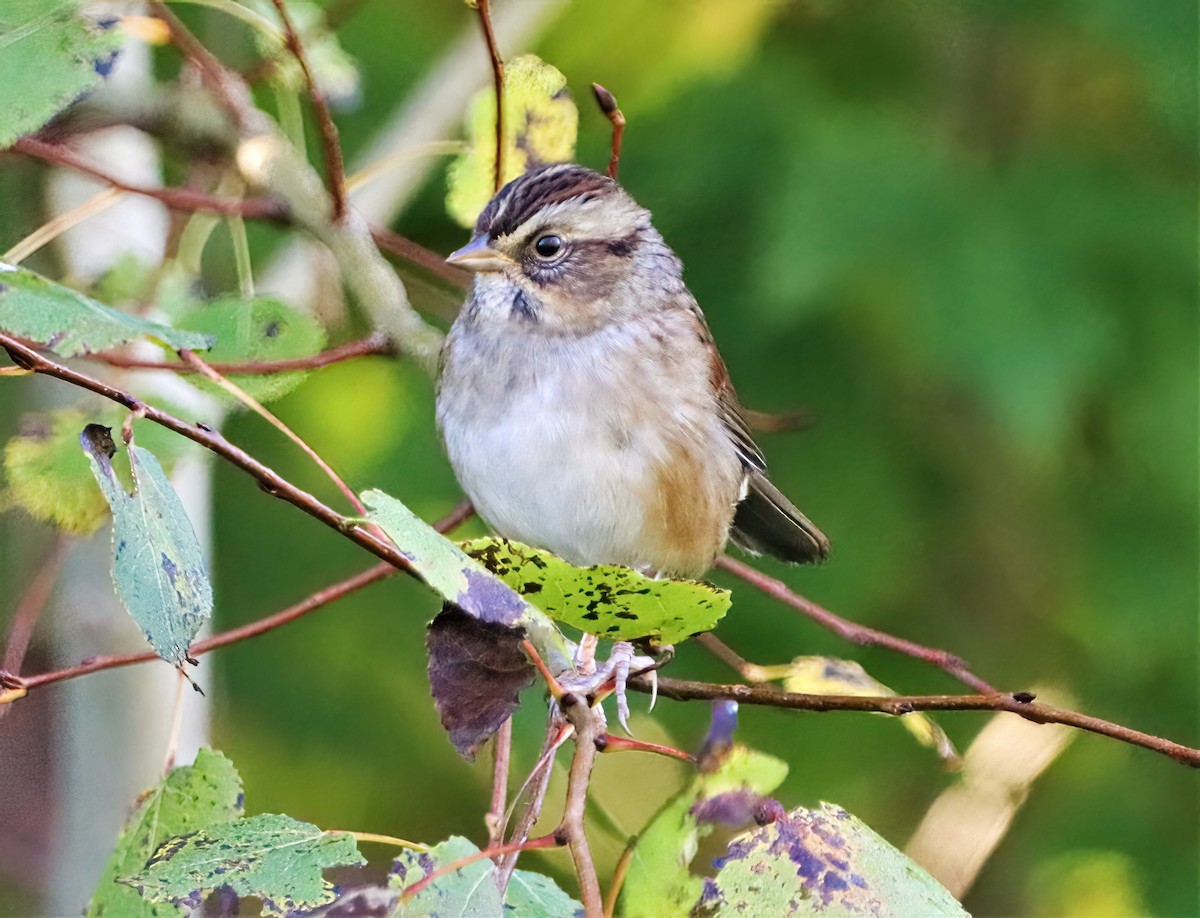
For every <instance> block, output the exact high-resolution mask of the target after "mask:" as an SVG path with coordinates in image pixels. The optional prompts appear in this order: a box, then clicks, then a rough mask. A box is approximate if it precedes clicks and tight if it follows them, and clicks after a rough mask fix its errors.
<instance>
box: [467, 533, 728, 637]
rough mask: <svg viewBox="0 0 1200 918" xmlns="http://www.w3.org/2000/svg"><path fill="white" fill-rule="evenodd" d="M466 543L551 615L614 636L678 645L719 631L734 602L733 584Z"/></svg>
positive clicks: (505, 545)
mask: <svg viewBox="0 0 1200 918" xmlns="http://www.w3.org/2000/svg"><path fill="white" fill-rule="evenodd" d="M463 549H464V550H465V551H466V552H467V554H469V555H470V556H471V557H473V558H475V559H476V560H478V561H481V562H482V563H483V566H484V567H486V568H487V569H488V570H489V571H491V572H492V573H493V574H495V575H496V576H497V577H499V578H500V580H502V581H503V582H504V583H506V584H508V586H509V587H511V588H512V589H513V590H515V591H516V592H517V593H519V594H520V595H522V596H525V597H526V598H529V597H532V598H530V599H529V602H530V603H532V604H533V605H535V606H537V608H539V609H541V610H542V611H543V612H545V613H546V614H547V615H548V616H550V618H552V619H554V620H555V621H557V622H563V623H564V624H567V625H571V626H572V627H575V628H578V629H579V630H580V631H583V632H585V633H587V634H594V635H596V636H598V637H601V638H604V639H605V640H609V641H633V640H637V639H639V638H653V639H654V641H655V642H657V643H660V644H675V643H677V642H679V641H683V640H686V639H687V638H689V637H691V636H692V635H694V634H698V633H700V632H702V631H710V630H712V628H714V627H715V626H716V624H717V622H718V621H719V620H720V619H721V617H722V616H723V615H724V614H725V612H726V610H727V609H728V608H729V591H728V590H719V589H717V588H715V587H712V586H710V585H709V584H706V583H692V582H689V581H682V580H656V579H652V578H650V577H644V576H642V575H641V574H639V573H638V572H637V571H634V570H630V569H629V568H626V567H614V566H612V565H597V566H595V567H589V568H579V567H575V566H574V565H572V564H568V563H567V562H566V561H563V560H562V559H561V558H558V557H556V556H555V555H552V554H550V552H547V551H541V550H538V549H535V548H531V547H529V546H528V545H522V544H521V543H520V542H512V541H509V540H508V539H475V540H473V541H470V542H467V543H466V544H464V545H463Z"/></svg>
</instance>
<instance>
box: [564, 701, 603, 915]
mask: <svg viewBox="0 0 1200 918" xmlns="http://www.w3.org/2000/svg"><path fill="white" fill-rule="evenodd" d="M560 704H561V705H562V708H563V713H564V715H565V716H566V718H567V720H568V721H569V722H570V723H571V725H572V726H573V727H574V728H575V755H574V756H573V757H572V759H571V770H570V772H569V773H568V775H567V799H566V802H565V803H564V804H563V815H562V821H561V822H559V824H558V829H556V830H555V832H554V835H555V837H557V838H559V839H561V840H562V841H565V842H566V844H567V847H568V848H570V850H571V860H572V861H574V863H575V875H576V876H577V877H578V879H579V892H580V897H581V898H582V899H583V912H584V915H585V916H586V918H603V915H604V899H603V897H602V896H601V894H600V878H599V877H597V876H596V865H595V864H594V863H593V862H592V851H591V848H590V847H589V846H588V840H587V832H586V831H585V826H584V812H585V811H586V809H587V796H588V785H589V783H590V781H591V777H592V766H593V765H594V764H595V762H596V739H597V738H598V737H599V736H600V734H601V733H602V732H603V731H602V728H601V726H600V721H599V718H598V716H597V713H596V711H595V710H594V709H593V708H590V707H589V706H588V704H587V702H585V701H584V700H583V698H581V697H580V696H579V695H575V694H568V695H564V696H563V698H562V700H561V702H560Z"/></svg>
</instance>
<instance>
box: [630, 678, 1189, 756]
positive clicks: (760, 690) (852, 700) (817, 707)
mask: <svg viewBox="0 0 1200 918" xmlns="http://www.w3.org/2000/svg"><path fill="white" fill-rule="evenodd" d="M629 687H630V688H632V689H636V690H637V691H639V692H647V693H648V692H650V690H651V687H650V684H649V682H648V681H646V680H643V679H637V680H631V681H630V683H629ZM658 694H659V695H660V696H662V697H665V698H674V699H675V700H677V701H689V700H695V699H700V700H706V701H713V700H718V699H725V700H730V701H736V702H738V703H739V704H757V705H765V706H767V707H772V708H790V709H792V710H797V711H869V712H872V713H877V714H894V715H903V714H911V713H913V712H914V711H1005V712H1008V713H1010V714H1016V715H1018V716H1020V717H1024V718H1025V719H1026V720H1029V721H1032V722H1033V723H1038V724H1066V725H1067V726H1069V727H1076V728H1078V729H1080V730H1087V731H1088V732H1089V733H1098V734H1100V735H1101V736H1107V737H1110V738H1111V739H1115V740H1120V741H1121V742H1123V743H1129V744H1130V745H1133V746H1141V747H1142V748H1144V749H1150V750H1153V751H1154V752H1158V753H1161V754H1162V755H1165V756H1168V757H1169V758H1172V759H1174V760H1175V761H1177V762H1180V763H1182V764H1184V765H1190V766H1191V767H1193V768H1200V749H1193V748H1191V747H1189V746H1184V745H1181V744H1180V743H1176V742H1172V741H1171V740H1168V739H1163V738H1162V737H1159V736H1152V735H1150V734H1148V733H1142V732H1141V731H1140V730H1134V729H1131V728H1130V727H1124V726H1122V725H1120V724H1114V723H1112V722H1110V721H1107V720H1101V719H1100V718H1098V717H1092V716H1091V715H1088V714H1081V713H1080V712H1078V711H1069V710H1066V709H1063V708H1056V707H1053V706H1051V705H1048V704H1041V703H1040V702H1036V701H1034V696H1033V695H1032V694H1030V693H1029V692H991V693H986V694H981V695H888V696H880V697H871V696H865V695H810V694H806V693H801V692H782V691H779V690H778V689H776V688H775V687H774V686H771V685H754V686H751V685H715V684H713V683H709V682H692V681H690V680H685V679H672V678H669V677H665V676H660V677H659V679H658Z"/></svg>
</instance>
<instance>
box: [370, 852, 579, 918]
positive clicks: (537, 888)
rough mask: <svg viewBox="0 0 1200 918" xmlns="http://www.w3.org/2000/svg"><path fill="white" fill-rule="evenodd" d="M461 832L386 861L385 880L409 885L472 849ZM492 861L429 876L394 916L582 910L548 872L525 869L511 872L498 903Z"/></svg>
mask: <svg viewBox="0 0 1200 918" xmlns="http://www.w3.org/2000/svg"><path fill="white" fill-rule="evenodd" d="M478 853H479V849H478V848H477V847H475V845H474V844H472V843H471V842H470V841H468V840H467V839H465V838H462V837H461V836H457V835H456V836H453V837H451V838H449V839H447V840H446V841H444V842H442V843H441V844H440V845H435V846H434V847H432V848H430V849H429V851H426V852H416V851H405V852H404V853H403V854H401V855H400V856H399V857H398V858H396V860H395V862H394V863H393V865H392V871H391V874H390V875H389V877H388V885H389V886H391V887H392V888H394V889H399V888H404V887H407V886H412V885H413V884H414V883H418V882H420V881H421V880H423V879H424V878H425V877H427V876H429V874H431V873H433V872H434V871H435V870H440V869H441V868H443V867H446V866H447V865H449V864H451V863H453V862H454V861H457V860H460V859H461V858H465V857H470V856H471V855H473V854H478ZM495 872H496V868H495V865H494V864H493V863H492V862H491V861H490V860H488V859H487V858H482V859H480V860H478V861H475V862H474V863H472V864H468V865H466V866H465V867H461V868H459V869H458V870H453V871H451V872H449V873H447V874H445V875H444V876H442V877H439V878H438V879H436V880H434V881H433V883H431V884H430V885H429V886H428V887H426V888H425V889H423V890H421V891H420V892H419V893H417V895H415V896H413V897H412V899H410V900H408V901H407V902H403V903H402V904H401V905H400V908H399V909H398V910H397V911H396V912H395V915H396V916H397V918H426V916H429V918H432V916H450V915H459V916H468V915H480V916H484V915H515V916H517V918H549V916H553V918H568V916H572V915H582V914H583V906H582V905H581V904H580V903H578V902H576V901H575V900H574V899H572V898H571V897H570V896H568V895H567V894H566V893H565V892H563V891H562V890H561V889H559V887H558V885H557V884H556V883H555V882H554V881H553V880H551V879H550V878H549V877H544V876H542V875H541V874H537V873H530V872H529V871H528V870H517V871H514V872H513V875H512V878H511V879H510V881H509V884H508V891H507V892H506V894H505V898H504V900H503V902H502V901H501V899H500V893H499V891H498V890H497V889H496V883H495Z"/></svg>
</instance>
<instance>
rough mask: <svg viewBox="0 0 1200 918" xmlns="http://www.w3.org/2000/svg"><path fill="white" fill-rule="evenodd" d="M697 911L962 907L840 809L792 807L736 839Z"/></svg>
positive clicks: (959, 910) (894, 911)
mask: <svg viewBox="0 0 1200 918" xmlns="http://www.w3.org/2000/svg"><path fill="white" fill-rule="evenodd" d="M715 866H716V867H717V868H718V871H717V875H716V877H715V878H714V879H710V880H705V881H703V882H704V891H703V894H702V896H701V899H700V902H699V904H698V906H697V910H699V911H703V912H705V913H714V912H715V913H716V914H719V915H726V914H728V915H743V914H762V915H860V914H874V915H930V916H933V915H947V916H965V915H966V914H967V913H966V911H964V910H963V907H962V906H961V905H959V903H958V902H957V901H956V900H955V898H954V897H953V896H952V895H950V893H949V892H948V891H947V890H946V889H945V888H944V887H943V886H942V885H941V884H940V883H938V882H937V880H935V879H934V878H933V877H931V876H930V875H929V874H928V873H926V872H925V871H924V870H923V869H922V868H921V867H919V866H918V865H917V864H916V863H914V862H913V861H911V860H910V859H909V858H907V857H905V855H904V854H902V853H901V852H900V851H898V850H896V849H895V848H893V847H892V846H891V845H890V844H888V842H887V841H885V840H884V839H883V838H881V837H880V836H879V835H877V834H876V833H875V832H873V831H872V830H871V829H870V828H868V827H867V826H866V825H865V824H864V823H862V822H860V821H859V820H858V819H856V818H855V817H853V816H851V815H850V814H849V813H847V812H846V811H845V810H843V809H842V808H841V807H839V806H833V805H831V804H828V803H823V804H821V807H820V808H819V809H816V810H810V809H805V808H804V807H798V808H797V809H794V810H792V811H791V812H790V813H787V814H785V815H784V816H783V817H782V818H780V819H777V820H776V821H775V822H773V823H771V824H770V825H767V826H763V827H762V828H760V829H755V830H753V831H751V832H747V833H746V834H744V835H742V836H740V837H738V838H735V839H734V840H733V841H732V842H731V843H730V845H729V848H728V851H727V852H726V854H725V856H724V857H721V858H719V859H718V860H717V861H716V862H715Z"/></svg>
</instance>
